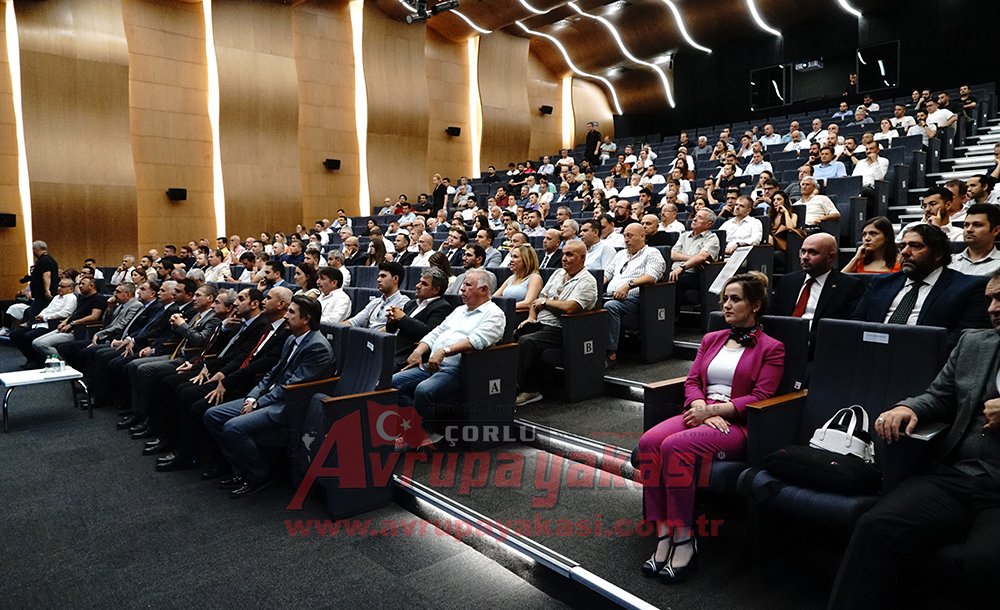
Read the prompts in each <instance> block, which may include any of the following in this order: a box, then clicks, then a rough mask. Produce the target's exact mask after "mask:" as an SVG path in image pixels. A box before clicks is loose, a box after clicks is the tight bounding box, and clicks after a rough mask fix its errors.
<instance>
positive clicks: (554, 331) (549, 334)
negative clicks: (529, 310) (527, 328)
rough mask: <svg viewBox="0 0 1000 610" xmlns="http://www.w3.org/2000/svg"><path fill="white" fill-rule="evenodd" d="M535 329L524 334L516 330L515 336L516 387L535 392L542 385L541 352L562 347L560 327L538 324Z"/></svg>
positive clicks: (520, 389)
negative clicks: (516, 335) (516, 334)
mask: <svg viewBox="0 0 1000 610" xmlns="http://www.w3.org/2000/svg"><path fill="white" fill-rule="evenodd" d="M537 326H538V329H537V330H532V331H531V332H527V333H525V334H521V333H520V331H518V335H519V336H518V337H517V347H518V350H517V389H518V390H519V391H521V392H537V391H538V390H540V389H541V387H542V380H543V379H544V375H543V373H544V371H543V370H540V369H544V367H542V366H541V364H540V357H541V355H542V352H543V351H545V350H547V349H552V348H556V347H562V336H563V335H562V328H561V327H559V326H549V325H547V324H538V325H537Z"/></svg>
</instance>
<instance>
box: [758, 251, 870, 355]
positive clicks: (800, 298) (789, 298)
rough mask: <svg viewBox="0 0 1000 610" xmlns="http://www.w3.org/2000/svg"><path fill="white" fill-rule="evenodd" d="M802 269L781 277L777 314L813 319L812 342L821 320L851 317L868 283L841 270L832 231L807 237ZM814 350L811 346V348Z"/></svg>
mask: <svg viewBox="0 0 1000 610" xmlns="http://www.w3.org/2000/svg"><path fill="white" fill-rule="evenodd" d="M799 260H800V261H801V263H802V271H796V272H795V273H788V274H786V275H785V276H784V277H783V278H781V283H779V284H778V289H777V290H776V291H775V293H774V307H773V311H774V313H775V315H779V316H794V317H796V318H804V319H806V320H809V345H810V346H812V345H814V344H815V342H816V329H817V328H818V326H819V324H817V322H819V320H822V319H823V318H831V319H834V320H849V319H850V318H851V314H853V313H854V308H855V307H857V304H858V300H859V299H860V298H861V295H862V293H864V290H865V288H864V284H862V283H861V280H859V279H857V278H853V277H850V276H848V275H845V274H843V273H841V272H840V271H839V270H837V269H836V268H835V267H834V265H835V264H836V262H837V240H836V239H834V237H833V236H832V235H830V234H829V233H815V234H813V235H810V236H809V237H807V238H805V240H804V241H803V242H802V249H801V250H800V252H799ZM810 349H811V348H810Z"/></svg>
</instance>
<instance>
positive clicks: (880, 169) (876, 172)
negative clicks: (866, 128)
mask: <svg viewBox="0 0 1000 610" xmlns="http://www.w3.org/2000/svg"><path fill="white" fill-rule="evenodd" d="M880 150H881V147H880V146H879V143H878V142H875V141H872V142H869V143H867V144H865V158H864V159H862V160H861V161H858V164H857V165H855V166H854V172H852V173H851V175H852V176H861V186H862V187H868V188H875V181H876V180H884V179H885V175H886V173H887V172H888V171H889V160H888V159H886V158H884V157H880V156H878V153H879V151H880Z"/></svg>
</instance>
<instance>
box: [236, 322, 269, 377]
mask: <svg viewBox="0 0 1000 610" xmlns="http://www.w3.org/2000/svg"><path fill="white" fill-rule="evenodd" d="M272 332H274V331H273V330H272V331H270V332H266V333H264V334H263V335H261V336H260V341H258V342H257V345H255V346H253V349H252V350H250V353H249V354H247V357H246V358H244V359H243V364H241V365H240V368H241V369H245V368H247V365H248V364H250V360H251V359H252V358H253V357H254V355H255V354H256V353H257V350H258V349H260V346H261V345H264V342H265V341H267V338H268V337H270V336H271V333H272Z"/></svg>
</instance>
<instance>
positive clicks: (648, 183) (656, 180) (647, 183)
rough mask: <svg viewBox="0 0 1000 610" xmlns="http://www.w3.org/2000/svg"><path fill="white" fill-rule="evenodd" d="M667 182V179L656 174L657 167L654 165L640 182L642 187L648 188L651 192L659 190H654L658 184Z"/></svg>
mask: <svg viewBox="0 0 1000 610" xmlns="http://www.w3.org/2000/svg"><path fill="white" fill-rule="evenodd" d="M666 182H667V179H666V178H664V177H663V176H661V175H660V174H658V173H656V167H655V166H652V165H650V166H649V167H648V168H646V173H645V174H644V175H643V176H642V178H641V179H640V180H639V184H640V185H642V186H644V187H647V188H649V189H650V190H659V189H654V188H653V186H654V185H657V184H666Z"/></svg>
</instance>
